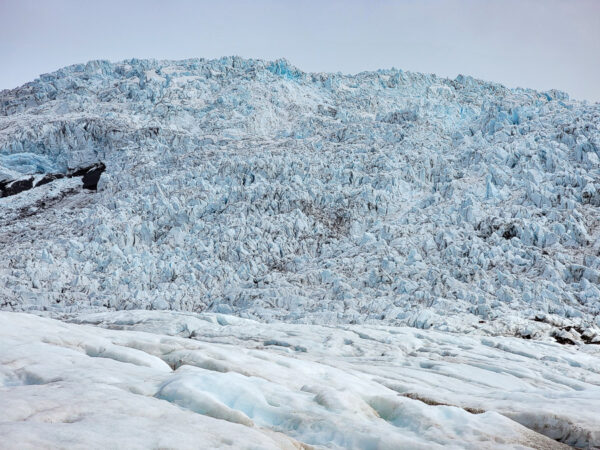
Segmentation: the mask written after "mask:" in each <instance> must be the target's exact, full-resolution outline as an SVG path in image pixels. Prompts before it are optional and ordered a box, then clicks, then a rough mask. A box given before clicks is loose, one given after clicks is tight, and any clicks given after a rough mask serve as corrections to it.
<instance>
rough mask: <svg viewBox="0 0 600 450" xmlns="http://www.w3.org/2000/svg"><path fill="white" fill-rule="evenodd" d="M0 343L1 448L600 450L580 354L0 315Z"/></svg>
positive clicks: (127, 318)
mask: <svg viewBox="0 0 600 450" xmlns="http://www.w3.org/2000/svg"><path fill="white" fill-rule="evenodd" d="M0 339H1V342H2V343H3V345H2V346H0V369H2V370H1V371H0V413H2V414H1V415H0V434H1V435H2V436H3V445H2V446H3V447H4V444H6V443H14V445H13V444H9V445H8V447H7V448H57V447H73V446H75V448H115V447H118V448H121V447H127V448H186V449H187V448H190V449H191V448H243V449H269V448H280V449H313V448H314V449H319V448H339V449H341V448H356V449H390V450H391V449H397V448H407V449H430V448H455V449H464V448H468V449H482V448H489V449H498V448H502V449H566V448H572V447H569V446H577V447H583V448H592V447H594V446H597V445H599V444H600V429H599V428H598V413H599V412H600V410H599V407H600V388H599V386H600V373H599V371H598V368H599V365H598V361H599V360H600V352H599V351H598V347H597V346H592V345H588V346H586V347H584V348H581V349H575V348H574V347H572V346H564V345H560V344H558V343H551V342H549V343H546V342H539V341H534V340H523V339H520V338H516V337H503V336H500V337H484V336H466V335H462V336H461V335H453V334H449V333H444V332H438V331H433V330H419V329H416V328H409V327H385V326H376V325H345V326H340V327H331V326H323V325H306V324H287V323H268V324H264V323H260V322H255V321H252V320H249V319H242V318H238V317H235V316H231V315H220V314H214V313H200V314H197V313H182V312H175V311H140V310H137V311H117V312H101V313H91V314H89V313H88V314H81V315H78V316H77V317H74V318H72V319H71V320H70V321H69V322H68V323H65V322H61V321H59V320H56V319H49V318H43V317H36V316H35V315H32V314H22V313H14V312H0ZM2 386H4V387H2ZM558 441H561V442H562V443H561V442H558Z"/></svg>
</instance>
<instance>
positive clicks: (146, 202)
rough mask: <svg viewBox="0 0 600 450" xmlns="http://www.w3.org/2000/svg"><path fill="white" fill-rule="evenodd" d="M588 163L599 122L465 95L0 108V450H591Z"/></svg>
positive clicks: (288, 70)
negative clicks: (87, 176) (88, 181)
mask: <svg viewBox="0 0 600 450" xmlns="http://www.w3.org/2000/svg"><path fill="white" fill-rule="evenodd" d="M599 157H600V105H599V104H587V103H583V102H578V101H573V100H570V99H569V98H568V96H567V95H566V94H564V93H562V92H558V91H548V92H537V91H533V90H529V89H508V88H505V87H503V86H501V85H498V84H493V83H487V82H483V81H479V80H475V79H473V78H471V77H468V76H459V77H457V78H456V79H454V80H449V79H443V78H439V77H436V76H434V75H424V74H418V73H408V72H403V71H400V70H395V69H393V70H380V71H377V72H365V73H360V74H357V75H342V74H323V73H304V72H302V71H300V70H299V69H297V68H295V67H293V66H292V65H290V64H289V63H288V62H287V61H285V60H278V61H274V62H265V61H260V60H246V59H241V58H235V57H231V58H222V59H219V60H203V59H191V60H185V61H153V60H129V61H124V62H120V63H109V62H105V61H93V62H90V63H88V64H80V65H75V66H70V67H66V68H64V69H61V70H59V71H57V72H55V73H52V74H46V75H42V76H41V77H40V78H39V79H37V80H35V81H33V82H31V83H28V84H26V85H24V86H22V87H20V88H17V89H14V90H11V91H7V90H5V91H2V92H0V197H1V198H0V255H1V256H2V257H1V258H0V309H2V310H6V311H4V312H0V322H1V323H0V325H1V326H0V337H1V340H0V357H1V358H2V360H1V361H0V375H1V376H2V378H1V379H2V382H1V384H0V386H1V387H0V395H1V398H0V408H1V409H2V411H0V436H2V438H3V439H2V442H1V443H0V446H1V445H2V444H4V443H10V444H11V445H12V444H14V446H15V447H22V446H29V447H39V446H63V447H76V446H77V445H80V446H81V447H85V448H89V447H94V446H95V447H101V448H106V447H117V446H118V447H136V446H137V447H156V448H162V447H198V446H199V445H200V446H203V447H206V448H216V447H219V446H232V447H236V448H244V446H245V447H246V448H269V447H274V448H277V447H286V446H288V447H290V448H294V446H296V447H297V446H302V445H305V446H310V445H314V446H317V447H318V446H326V447H336V446H337V447H353V448H398V447H399V446H400V447H420V446H421V447H423V448H431V447H434V446H435V445H454V446H455V447H461V448H462V447H471V448H482V447H485V446H489V447H494V448H495V447H501V446H502V445H504V446H507V447H516V446H519V445H521V446H525V447H527V446H528V447H533V448H544V447H548V448H551V447H553V446H560V445H562V444H559V443H558V441H560V442H562V443H566V444H569V445H576V446H580V447H585V446H593V445H596V446H600V437H599V430H600V420H599V419H598V417H599V413H600V411H599V409H600V394H599V386H600V379H599V377H600V375H599V370H600V358H599V353H598V352H599V351H600V346H599V345H597V344H599V343H600V329H599V326H600V287H599V284H600V214H599V213H600V158H599ZM101 163H102V164H104V166H105V167H106V169H105V171H104V172H103V173H102V175H101V178H100V181H99V184H98V190H97V191H94V190H87V189H83V186H82V179H81V178H79V176H80V175H83V172H85V170H87V169H86V168H90V167H101V166H102V164H101ZM104 166H102V167H104ZM82 171H83V172H82ZM80 172H81V173H80ZM75 174H78V175H77V176H75ZM88 187H89V186H88ZM19 191H20V192H19ZM13 194H14V195H13ZM144 310H157V311H144ZM167 310H172V311H167ZM19 311H25V312H30V313H34V314H35V315H25V314H21V313H19ZM175 311H178V312H175ZM184 312H186V313H184ZM38 316H46V317H45V318H44V317H38ZM236 316H237V317H236ZM68 322H78V323H82V324H87V325H81V324H75V323H68ZM406 326H408V327H409V328H407V327H406ZM165 429H168V430H169V433H165V432H164V430H165ZM131 430H136V434H135V435H132V434H131ZM546 436H547V437H546ZM4 437H6V439H4Z"/></svg>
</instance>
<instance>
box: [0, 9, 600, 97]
mask: <svg viewBox="0 0 600 450" xmlns="http://www.w3.org/2000/svg"><path fill="white" fill-rule="evenodd" d="M226 55H239V56H244V57H256V58H266V59H274V58H279V57H285V58H287V59H288V60H290V61H291V62H292V63H293V64H294V65H296V66H297V67H299V68H300V69H302V70H305V71H328V72H338V71H340V72H344V73H355V72H360V71H362V70H375V69H378V68H390V67H396V68H399V69H404V70H410V71H419V72H427V73H436V74H438V75H442V76H449V77H455V76H456V75H458V74H459V73H462V74H468V75H473V76H475V77H478V78H483V79H485V80H492V81H497V82H501V83H503V84H506V85H508V86H510V87H515V86H522V87H532V88H536V89H550V88H557V89H561V90H564V91H566V92H568V93H569V94H570V95H571V96H572V97H574V98H577V99H587V100H592V101H600V0H498V1H493V0H489V1H488V0H421V1H417V0H405V1H401V0H398V1H377V0H363V1H359V0H346V1H335V0H332V1H327V0H315V1H302V0H296V1H286V0H277V1H276V0H254V1H251V0H247V1H242V0H232V1H217V0H212V1H201V0H189V1H186V0H180V1H177V0H170V1H161V0H146V1H141V0H118V1H113V0H101V1H100V0H99V1H87V0H77V1H75V0H73V1H71V0H37V1H34V0H0V61H1V70H0V89H3V88H14V87H16V86H18V85H21V84H23V83H25V82H27V81H30V80H32V79H34V78H35V77H37V76H38V75H39V74H41V73H45V72H50V71H53V70H56V69H58V68H60V67H62V66H65V65H69V64H73V63H79V62H86V61H88V60H91V59H109V60H112V61H118V60H122V59H125V58H132V57H138V58H160V59H162V58H166V59H181V58H189V57H206V58H215V57H220V56H226Z"/></svg>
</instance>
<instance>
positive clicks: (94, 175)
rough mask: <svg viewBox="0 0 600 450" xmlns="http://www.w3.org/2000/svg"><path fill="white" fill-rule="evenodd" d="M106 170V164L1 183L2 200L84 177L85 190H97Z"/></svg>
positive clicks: (0, 193)
mask: <svg viewBox="0 0 600 450" xmlns="http://www.w3.org/2000/svg"><path fill="white" fill-rule="evenodd" d="M104 170H106V166H105V165H104V163H101V162H100V163H97V164H93V165H91V166H85V167H80V168H77V169H73V170H70V171H68V172H67V173H46V174H43V176H41V177H40V176H37V178H36V177H34V176H30V177H27V178H25V179H20V180H9V181H0V198H1V197H9V196H11V195H17V194H20V193H21V192H24V191H28V190H29V189H32V188H34V187H38V186H43V185H45V184H48V183H51V182H53V181H54V180H60V179H61V178H74V177H82V182H83V188H84V189H89V190H94V191H95V190H97V187H98V181H99V180H100V175H102V172H104Z"/></svg>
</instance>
